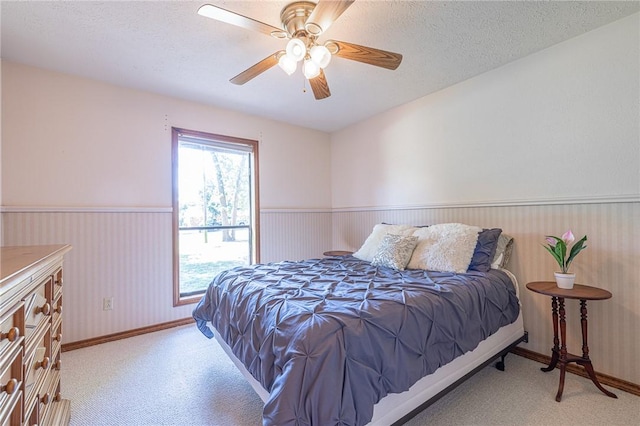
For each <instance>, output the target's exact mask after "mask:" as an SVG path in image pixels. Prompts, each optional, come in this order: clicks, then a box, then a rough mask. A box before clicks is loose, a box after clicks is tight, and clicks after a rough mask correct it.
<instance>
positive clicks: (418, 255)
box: [407, 223, 482, 273]
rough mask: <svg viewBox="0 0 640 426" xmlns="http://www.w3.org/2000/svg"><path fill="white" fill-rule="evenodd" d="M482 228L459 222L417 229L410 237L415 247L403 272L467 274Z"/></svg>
mask: <svg viewBox="0 0 640 426" xmlns="http://www.w3.org/2000/svg"><path fill="white" fill-rule="evenodd" d="M480 231H482V228H480V227H478V226H469V225H464V224H462V223H441V224H437V225H431V226H429V227H428V228H420V229H417V230H416V231H414V233H413V235H415V236H416V237H418V245H417V246H416V248H415V250H414V251H413V255H411V260H410V261H409V264H408V265H407V269H425V270H429V271H439V272H456V273H464V272H467V268H468V267H469V263H471V258H472V257H473V252H474V250H475V248H476V244H477V242H478V233H479V232H480Z"/></svg>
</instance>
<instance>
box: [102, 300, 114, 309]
mask: <svg viewBox="0 0 640 426" xmlns="http://www.w3.org/2000/svg"><path fill="white" fill-rule="evenodd" d="M112 309H113V297H105V298H104V299H102V310H103V311H110V310H112Z"/></svg>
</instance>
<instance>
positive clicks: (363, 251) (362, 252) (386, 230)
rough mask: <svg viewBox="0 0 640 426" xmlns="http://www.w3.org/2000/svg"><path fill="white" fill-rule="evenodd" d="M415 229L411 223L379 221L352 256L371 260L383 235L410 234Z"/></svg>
mask: <svg viewBox="0 0 640 426" xmlns="http://www.w3.org/2000/svg"><path fill="white" fill-rule="evenodd" d="M416 229H418V228H416V227H415V226H411V225H387V224H385V223H379V224H377V225H376V226H374V227H373V231H371V234H370V235H369V236H368V237H367V239H366V240H365V242H364V244H362V247H360V249H359V250H358V251H357V252H355V253H353V256H354V257H357V258H358V259H361V260H366V261H367V262H371V261H372V260H373V256H375V255H376V253H377V251H378V249H379V248H380V244H382V239H383V238H384V236H385V235H387V234H394V235H403V236H410V235H411V234H413V231H415V230H416Z"/></svg>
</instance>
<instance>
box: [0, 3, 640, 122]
mask: <svg viewBox="0 0 640 426" xmlns="http://www.w3.org/2000/svg"><path fill="white" fill-rule="evenodd" d="M207 2H208V3H211V4H214V5H216V6H220V7H223V8H225V9H229V10H232V11H234V12H237V13H239V14H242V15H245V16H248V17H251V18H254V19H256V20H259V21H262V22H265V23H268V24H271V25H274V26H277V27H280V23H279V16H280V10H281V9H282V8H283V6H285V5H286V4H287V3H288V2H287V1H220V0H202V1H197V2H192V1H170V2H160V1H135V2H121V1H111V2H92V1H56V2H31V1H26V2H25V1H20V2H12V1H4V0H3V1H2V3H1V18H2V34H1V36H2V45H1V49H2V50H1V54H2V58H3V59H5V60H9V61H13V62H19V63H24V64H28V65H32V66H36V67H41V68H46V69H51V70H55V71H61V72H64V73H69V74H74V75H79V76H83V77H89V78H92V79H97V80H101V81H105V82H109V83H113V84H117V85H121V86H126V87H131V88H137V89H142V90H146V91H150V92H155V93H159V94H164V95H169V96H174V97H177V98H182V99H187V100H191V101H196V102H201V103H204V104H210V105H215V106H218V107H222V108H226V109H232V110H238V111H242V112H245V113H249V114H255V115H258V116H262V117H268V118H272V119H276V120H280V121H284V122H288V123H292V124H297V125H301V126H304V127H309V128H313V129H318V130H323V131H327V132H332V131H335V130H338V129H341V128H343V127H345V126H347V125H350V124H353V123H355V122H358V121H360V120H363V119H365V118H368V117H370V116H372V115H374V114H377V113H380V112H382V111H385V110H388V109H390V108H392V107H394V106H397V105H400V104H403V103H406V102H409V101H411V100H414V99H417V98H419V97H422V96H424V95H427V94H429V93H433V92H435V91H437V90H440V89H442V88H445V87H447V86H451V85H453V84H455V83H458V82H460V81H463V80H465V79H468V78H470V77H473V76H475V75H478V74H481V73H483V72H486V71H488V70H491V69H493V68H496V67H499V66H501V65H503V64H506V63H508V62H510V61H513V60H515V59H518V58H521V57H523V56H526V55H529V54H531V53H534V52H536V51H538V50H541V49H544V48H546V47H548V46H551V45H553V44H556V43H559V42H562V41H564V40H566V39H569V38H571V37H575V36H577V35H580V34H582V33H585V32H587V31H590V30H592V29H594V28H597V27H599V26H602V25H605V24H607V23H609V22H613V21H615V20H617V19H620V18H622V17H625V16H627V15H630V14H632V13H634V12H637V11H638V10H640V2H638V1H622V2H613V1H603V2H597V1H557V2H555V1H541V2H538V1H496V2H493V1H469V2H461V1H365V0H360V1H356V2H355V3H354V4H353V5H352V6H351V7H350V8H349V9H347V11H346V12H345V13H344V14H343V15H342V16H341V17H340V18H339V19H338V20H337V21H336V22H335V23H334V24H333V25H332V26H331V28H329V30H328V31H327V32H326V33H325V34H324V35H323V36H322V37H321V38H320V41H324V40H326V39H329V38H331V39H336V40H343V41H347V42H352V43H357V44H362V45H365V46H370V47H375V48H379V49H384V50H390V51H393V52H398V53H401V54H403V55H404V59H403V62H402V64H401V65H400V67H399V68H398V69H397V70H395V71H389V70H386V69H383V68H378V67H374V66H370V65H366V64H362V63H359V62H353V61H348V60H345V59H341V58H334V60H333V61H332V62H331V64H330V65H329V66H328V68H327V69H326V70H325V74H326V77H327V81H328V83H329V87H330V89H331V94H332V95H331V97H329V98H327V99H324V100H321V101H317V100H315V99H314V97H313V93H312V92H311V90H310V88H309V86H308V84H307V85H306V89H307V90H306V93H305V92H304V90H303V88H304V87H305V81H304V78H303V76H302V73H301V72H300V71H299V70H298V71H297V72H296V73H295V74H293V75H292V76H287V75H286V74H285V73H284V72H283V71H282V70H280V68H278V67H274V68H272V69H270V70H268V71H266V72H265V73H264V74H262V75H259V76H258V77H256V78H255V79H253V80H251V81H250V82H248V83H246V84H245V85H243V86H236V85H233V84H231V83H229V79H230V78H231V77H233V76H235V75H236V74H238V73H239V72H241V71H243V70H244V69H246V68H248V67H249V66H251V65H253V64H254V63H256V62H258V61H259V60H261V59H263V58H265V57H267V56H268V55H270V54H271V53H274V52H275V51H277V50H280V49H282V48H283V47H284V44H285V41H282V40H277V39H275V38H272V37H269V36H265V35H264V34H261V33H258V32H252V31H249V30H245V29H242V28H238V27H235V26H232V25H229V24H225V23H223V22H218V21H214V20H211V19H207V18H204V17H201V16H199V15H197V14H196V11H197V9H198V7H199V6H201V5H202V4H204V3H207Z"/></svg>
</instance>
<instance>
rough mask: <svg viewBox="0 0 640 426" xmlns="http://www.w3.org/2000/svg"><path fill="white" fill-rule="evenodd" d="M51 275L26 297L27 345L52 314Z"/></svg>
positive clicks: (25, 332)
mask: <svg viewBox="0 0 640 426" xmlns="http://www.w3.org/2000/svg"><path fill="white" fill-rule="evenodd" d="M52 282H53V277H49V278H48V279H47V280H46V281H45V282H43V283H42V284H41V285H39V286H38V288H36V290H35V291H34V292H33V293H32V294H30V295H29V296H27V297H26V298H25V299H24V306H25V308H24V328H25V330H24V334H25V339H26V345H27V346H29V343H30V342H31V340H32V337H33V335H34V334H35V333H36V332H37V331H38V328H39V326H40V325H41V324H43V323H46V322H47V321H48V320H49V316H50V315H51V297H50V295H51V284H52Z"/></svg>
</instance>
